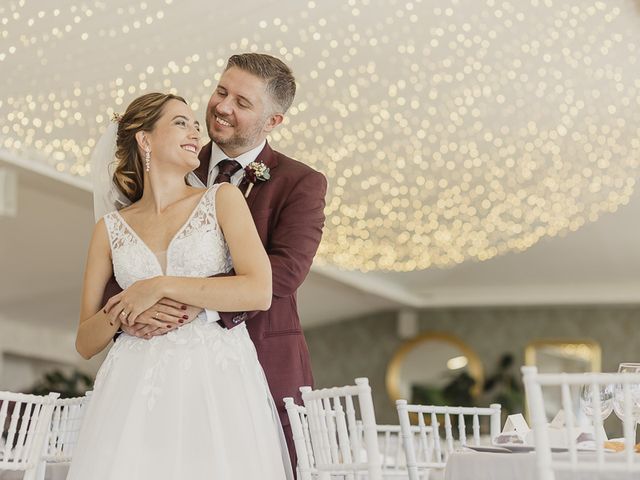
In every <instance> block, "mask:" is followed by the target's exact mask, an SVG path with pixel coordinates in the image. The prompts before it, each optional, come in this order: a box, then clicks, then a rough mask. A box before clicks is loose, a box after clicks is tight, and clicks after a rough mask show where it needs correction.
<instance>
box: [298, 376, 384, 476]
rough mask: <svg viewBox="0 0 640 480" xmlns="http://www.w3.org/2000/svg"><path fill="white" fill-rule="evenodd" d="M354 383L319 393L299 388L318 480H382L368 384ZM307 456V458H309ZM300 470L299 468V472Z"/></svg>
mask: <svg viewBox="0 0 640 480" xmlns="http://www.w3.org/2000/svg"><path fill="white" fill-rule="evenodd" d="M355 383H356V384H355V385H349V386H345V387H334V388H323V389H320V390H312V389H311V387H301V388H300V391H301V392H302V401H303V402H304V407H305V409H306V414H307V421H308V426H309V437H310V440H311V442H310V444H311V450H312V452H313V460H314V462H315V466H314V469H315V471H316V472H317V474H318V476H317V478H319V479H321V480H325V479H330V478H335V477H336V476H339V477H340V478H346V479H356V478H357V479H361V478H367V479H368V480H382V478H383V476H382V459H381V455H380V448H379V445H378V431H377V429H376V420H375V412H374V409H373V400H372V398H371V387H369V380H368V379H366V378H356V380H355ZM354 397H356V398H355V401H354ZM358 419H360V420H361V421H362V427H361V429H362V435H360V433H359V432H358V424H357V422H358ZM292 427H293V426H292ZM292 430H293V428H292ZM294 435H296V434H295V432H294ZM297 436H298V439H299V440H298V444H301V442H300V432H298V435H297ZM298 444H296V445H298ZM308 453H309V452H307V458H310V457H309V455H308ZM304 468H305V467H304V466H303V467H302V468H301V472H302V470H303V469H304ZM306 478H312V477H306ZM305 480H306V479H305Z"/></svg>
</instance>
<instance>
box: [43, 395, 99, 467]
mask: <svg viewBox="0 0 640 480" xmlns="http://www.w3.org/2000/svg"><path fill="white" fill-rule="evenodd" d="M91 393H92V392H87V393H86V394H85V395H84V396H82V397H75V398H64V399H58V400H56V401H55V403H54V408H53V415H52V417H51V427H50V429H49V439H48V441H47V449H46V451H45V454H44V457H43V461H44V462H46V463H59V462H70V461H71V458H72V456H73V451H74V449H75V447H76V444H77V442H78V435H79V433H80V427H81V425H82V419H83V417H84V414H85V412H86V410H87V405H88V403H89V399H90V398H91Z"/></svg>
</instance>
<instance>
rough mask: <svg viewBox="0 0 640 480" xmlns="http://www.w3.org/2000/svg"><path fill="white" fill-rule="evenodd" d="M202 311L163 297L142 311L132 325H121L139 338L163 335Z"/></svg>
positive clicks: (126, 331)
mask: <svg viewBox="0 0 640 480" xmlns="http://www.w3.org/2000/svg"><path fill="white" fill-rule="evenodd" d="M201 311H202V309H201V308H200V307H193V306H190V305H184V304H182V303H179V302H175V301H173V300H171V299H168V298H163V299H162V300H160V301H159V302H158V303H156V304H155V305H154V306H152V307H151V308H150V309H148V310H146V311H145V312H143V313H142V314H141V315H139V316H138V318H137V319H136V323H135V324H134V325H132V326H127V325H124V324H123V325H122V327H121V328H122V330H123V331H124V332H125V333H128V334H129V335H133V336H135V337H139V338H147V339H149V338H151V337H155V336H157V335H164V334H165V333H168V332H170V331H172V330H175V329H176V328H178V327H180V326H182V325H185V324H187V323H189V322H192V321H193V320H194V319H195V318H196V317H197V316H198V314H199V313H200V312H201Z"/></svg>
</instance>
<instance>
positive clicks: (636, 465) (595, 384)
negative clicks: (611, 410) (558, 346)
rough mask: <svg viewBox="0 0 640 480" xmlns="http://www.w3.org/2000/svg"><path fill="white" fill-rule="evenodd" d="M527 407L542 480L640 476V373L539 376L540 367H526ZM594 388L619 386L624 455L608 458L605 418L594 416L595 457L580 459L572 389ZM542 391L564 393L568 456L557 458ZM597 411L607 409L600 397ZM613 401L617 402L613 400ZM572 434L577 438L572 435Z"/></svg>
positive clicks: (582, 455)
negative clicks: (559, 475)
mask: <svg viewBox="0 0 640 480" xmlns="http://www.w3.org/2000/svg"><path fill="white" fill-rule="evenodd" d="M522 374H523V380H524V387H525V392H526V395H527V403H528V405H529V412H530V414H531V421H532V429H533V433H534V438H535V447H536V461H537V466H538V477H539V478H540V480H554V479H555V472H556V471H566V470H571V471H581V472H587V471H591V472H595V471H598V472H640V460H638V459H636V457H637V455H636V454H635V450H634V445H635V435H634V433H635V430H634V424H635V421H636V420H635V418H634V413H635V412H634V410H637V405H638V402H640V398H638V397H639V395H638V393H637V392H638V390H640V373H538V369H537V368H536V367H522ZM582 385H591V388H592V389H593V391H594V392H597V391H599V389H600V386H604V385H617V386H619V388H618V389H617V390H618V391H619V394H616V396H618V400H619V401H620V402H621V403H622V412H624V420H623V426H624V448H625V450H624V455H607V454H606V452H605V445H604V442H605V440H606V438H605V434H604V428H603V426H602V416H601V415H593V437H594V445H590V447H592V448H591V449H592V450H595V451H592V452H591V453H584V454H581V455H578V451H579V448H578V444H577V440H578V439H577V438H576V437H577V435H575V433H577V432H576V429H577V427H578V426H577V425H576V421H575V419H574V415H573V400H572V397H571V387H580V386H582ZM542 387H545V388H546V389H549V388H554V387H555V388H558V389H560V392H561V398H562V409H563V410H564V411H565V412H568V413H567V414H566V415H565V423H566V425H565V433H566V435H565V438H566V448H567V450H568V454H562V455H558V456H553V455H552V453H551V442H550V437H549V429H548V424H547V421H548V420H547V416H546V414H545V397H544V395H543V392H542ZM593 399H594V402H593V405H592V407H593V411H594V412H601V411H602V408H603V405H602V402H601V399H600V396H599V395H594V396H593ZM612 401H613V400H612ZM569 432H573V433H574V434H571V435H568V433H569Z"/></svg>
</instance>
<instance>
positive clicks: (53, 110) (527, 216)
mask: <svg viewBox="0 0 640 480" xmlns="http://www.w3.org/2000/svg"><path fill="white" fill-rule="evenodd" d="M214 3H217V2H214ZM202 5H203V4H202V3H201V2H195V1H187V0H185V1H177V0H176V1H171V0H166V1H164V2H151V1H149V2H135V1H134V2H130V1H129V2H125V1H123V0H116V1H110V2H105V1H84V2H80V1H76V2H73V1H66V0H64V1H57V2H51V3H44V2H29V1H27V0H24V1H9V2H4V3H3V5H2V6H0V25H1V30H0V38H1V39H2V41H1V42H0V69H1V71H2V76H3V89H2V92H0V148H1V149H2V150H4V152H5V153H6V154H8V155H11V156H18V157H20V158H22V159H24V161H25V162H31V163H34V162H35V163H36V164H38V165H42V166H48V167H49V168H51V169H53V170H56V171H57V172H59V173H62V174H65V175H69V176H73V177H77V178H79V179H83V178H85V177H87V174H88V173H89V172H88V168H87V161H88V157H89V155H90V153H91V150H92V147H93V146H94V145H95V141H96V139H97V137H98V136H99V134H100V132H101V131H102V129H104V127H105V125H106V122H107V121H108V119H109V117H110V116H111V114H112V113H113V111H122V110H123V109H124V107H125V106H126V104H127V103H128V102H129V101H130V100H131V99H133V98H135V97H136V96H138V95H140V94H141V93H144V92H148V91H153V90H162V91H169V90H171V91H174V90H175V91H177V92H178V93H180V94H181V95H183V96H185V97H186V98H187V99H189V100H190V101H191V103H192V107H193V108H194V110H196V112H197V114H198V115H199V116H202V114H203V107H204V105H205V104H206V101H207V100H208V97H209V95H210V93H211V91H212V88H213V86H214V85H215V82H216V79H217V78H218V75H219V73H220V72H221V70H222V68H223V66H224V63H225V60H226V58H227V57H228V56H229V55H230V54H233V53H237V52H240V51H248V50H249V51H264V52H268V53H272V54H275V55H278V56H280V57H282V58H283V59H284V60H286V61H287V62H288V63H289V64H290V65H291V66H292V67H293V69H294V72H295V73H296V77H297V80H298V83H299V94H298V96H297V99H296V101H295V102H294V106H293V108H292V109H291V111H290V112H289V116H288V121H287V122H286V123H285V124H284V125H283V126H282V127H280V128H279V130H278V131H277V132H276V133H275V134H274V135H273V136H272V138H271V141H272V143H273V144H274V145H276V146H277V148H278V149H280V150H282V151H284V152H285V153H288V154H290V155H291V156H293V157H295V158H298V159H300V160H302V161H304V162H305V163H308V164H310V165H312V166H314V167H315V168H317V169H318V170H321V171H322V172H324V173H325V174H326V175H327V177H328V179H329V184H330V189H329V193H328V198H327V210H326V213H327V228H326V230H325V235H324V239H323V243H322V245H321V247H320V252H319V256H318V264H319V265H321V266H322V265H329V266H337V267H339V268H343V269H347V270H361V271H372V270H387V271H398V272H400V271H411V270H421V269H426V268H429V267H434V266H436V267H447V266H452V265H455V264H458V263H462V262H464V261H467V260H486V259H489V258H492V257H495V256H496V255H499V254H502V253H505V252H508V251H521V250H525V249H528V248H529V247H530V246H532V245H534V244H535V243H536V242H538V240H540V239H541V238H544V237H549V236H555V235H558V234H560V233H566V232H570V231H574V230H577V229H579V228H580V227H582V226H583V225H585V224H587V223H590V222H594V221H596V220H597V219H598V218H599V217H600V216H601V215H602V214H603V213H605V212H612V211H615V210H616V209H617V208H619V207H620V206H621V205H624V204H626V203H627V202H628V200H629V197H630V195H631V194H632V193H633V190H634V186H635V178H636V177H637V175H638V158H639V155H640V141H639V138H640V135H639V134H640V128H639V126H640V108H639V107H640V94H639V92H640V68H639V64H638V55H639V54H640V51H639V48H640V29H639V28H638V25H639V20H640V18H639V15H638V13H639V11H638V6H637V3H635V2H634V1H632V0H626V1H625V0H618V1H613V0H612V1H584V0H573V1H570V0H566V1H551V0H546V1H543V0H539V1H537V0H529V1H524V0H523V1H514V2H507V1H504V2H501V1H493V0H482V1H480V0H458V1H456V0H448V1H437V2H436V1H412V2H407V1H402V2H400V1H393V0H378V1H375V0H371V1H365V0H360V1H355V0H350V1H339V2H338V1H319V0H318V1H317V2H313V1H309V2H300V1H278V2H275V1H274V2H267V1H261V2H236V3H235V4H229V3H225V4H224V7H223V8H221V7H217V6H216V5H214V6H213V7H210V8H208V9H205V10H203V8H202ZM220 5H222V4H220ZM0 153H2V152H0Z"/></svg>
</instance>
